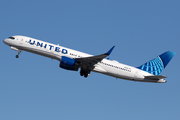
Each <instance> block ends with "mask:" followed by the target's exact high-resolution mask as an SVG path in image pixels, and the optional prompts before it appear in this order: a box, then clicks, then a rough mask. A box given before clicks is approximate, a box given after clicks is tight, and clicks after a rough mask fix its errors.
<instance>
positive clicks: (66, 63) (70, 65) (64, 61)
mask: <svg viewBox="0 0 180 120" xmlns="http://www.w3.org/2000/svg"><path fill="white" fill-rule="evenodd" d="M59 67H61V68H64V69H66V70H73V71H78V68H79V64H78V63H76V61H75V60H74V59H72V58H69V57H65V56H62V57H61V61H60V64H59Z"/></svg>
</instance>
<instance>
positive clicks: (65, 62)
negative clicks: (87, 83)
mask: <svg viewBox="0 0 180 120" xmlns="http://www.w3.org/2000/svg"><path fill="white" fill-rule="evenodd" d="M3 42H4V43H5V44H6V45H8V46H10V47H11V49H12V50H16V51H18V54H17V55H16V58H18V57H19V55H20V53H21V52H22V51H27V52H31V53H35V54H38V55H42V56H45V57H48V58H51V59H55V60H58V61H59V62H60V64H59V67H61V68H63V69H66V70H71V71H78V70H79V69H80V75H81V76H84V77H85V78H87V77H88V76H89V75H90V73H91V71H93V72H97V73H102V74H105V75H108V76H112V77H115V78H116V79H118V78H119V79H125V80H131V81H139V82H152V83H166V80H165V79H164V78H166V76H163V75H160V73H161V72H162V71H163V70H164V69H165V67H166V66H167V64H168V63H169V62H170V60H171V59H172V58H173V56H174V55H175V52H171V51H167V52H164V53H163V54H161V55H159V56H157V57H156V58H154V59H152V60H150V61H148V62H146V63H145V64H143V65H141V66H139V67H132V66H129V65H125V64H122V63H119V62H118V61H115V60H109V59H106V57H107V56H109V55H110V54H111V52H112V51H113V49H114V47H115V46H113V47H112V48H111V49H110V50H108V51H107V52H106V53H104V54H101V55H95V56H94V55H90V54H87V53H83V52H79V51H76V50H73V49H69V48H66V47H62V46H59V45H55V44H52V43H48V42H45V41H41V40H38V39H34V38H30V37H26V36H20V35H15V36H11V37H9V38H6V39H4V40H3Z"/></svg>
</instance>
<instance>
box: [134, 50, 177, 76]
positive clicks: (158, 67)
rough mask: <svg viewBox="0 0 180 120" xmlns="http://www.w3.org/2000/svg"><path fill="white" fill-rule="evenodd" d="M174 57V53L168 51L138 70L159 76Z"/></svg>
mask: <svg viewBox="0 0 180 120" xmlns="http://www.w3.org/2000/svg"><path fill="white" fill-rule="evenodd" d="M174 55H175V53H174V52H171V51H167V52H165V53H163V54H161V55H159V56H157V57H156V58H154V59H153V60H151V61H149V62H147V63H145V64H143V65H141V66H140V67H137V68H139V69H141V70H144V71H146V72H149V73H151V74H154V75H159V74H160V73H161V72H162V71H163V70H164V69H165V67H166V66H167V64H168V63H169V62H170V61H171V59H172V58H173V56H174Z"/></svg>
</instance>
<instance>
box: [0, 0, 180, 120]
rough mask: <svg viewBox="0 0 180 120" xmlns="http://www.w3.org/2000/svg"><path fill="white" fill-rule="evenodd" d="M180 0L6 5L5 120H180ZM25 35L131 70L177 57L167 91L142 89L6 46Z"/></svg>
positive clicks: (0, 18)
mask: <svg viewBox="0 0 180 120" xmlns="http://www.w3.org/2000/svg"><path fill="white" fill-rule="evenodd" d="M179 6H180V1H179V0H136V1H135V0H111V1H110V0H90V1H87V0H78V1H75V0H54V1H53V0H51V1H50V0H49V1H48V0H1V1H0V39H1V44H0V51H1V67H0V74H1V77H0V78H1V79H0V119H1V120H60V119H61V120H120V119H122V120H179V119H180V104H179V101H180V93H179V92H180V78H179V69H178V68H179V67H180V64H179V60H180V55H179V51H180V48H179V44H180V15H179V12H180V7H179ZM13 35H24V36H29V37H32V38H36V39H40V40H43V41H47V42H50V43H54V44H59V45H60V46H64V47H67V48H72V49H75V50H79V51H82V52H86V53H89V54H92V55H99V54H102V53H104V52H107V51H108V50H109V49H110V48H111V47H112V46H114V45H115V46H116V47H115V49H114V50H113V51H112V53H111V55H110V56H109V57H110V59H111V60H117V61H119V62H120V63H124V64H128V65H131V66H135V67H137V66H140V65H141V64H143V63H145V62H147V61H149V60H151V59H153V58H154V57H156V56H158V55H159V54H161V53H163V52H165V51H168V50H170V51H173V52H176V55H175V57H174V58H173V59H172V61H171V62H170V64H168V66H167V67H166V69H165V70H164V71H163V72H162V75H165V76H167V77H168V78H167V79H166V80H167V83H161V84H158V83H142V82H133V81H127V80H122V79H117V80H116V79H115V78H113V77H110V76H106V75H102V74H98V73H94V72H92V73H91V75H90V76H89V77H88V78H84V77H81V76H80V74H79V72H74V71H67V70H64V69H62V68H59V62H58V61H56V60H51V59H50V58H46V57H43V56H39V55H35V54H32V53H28V52H25V51H23V52H22V53H21V55H20V57H19V58H18V59H16V58H15V55H16V54H17V52H16V51H14V50H11V49H10V47H9V46H7V45H5V44H4V43H3V39H5V38H7V37H10V36H13Z"/></svg>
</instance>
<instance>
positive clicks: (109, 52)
mask: <svg viewBox="0 0 180 120" xmlns="http://www.w3.org/2000/svg"><path fill="white" fill-rule="evenodd" d="M114 47H115V46H113V47H112V48H111V49H110V50H109V51H108V52H107V53H105V55H110V54H111V52H112V51H113V49H114Z"/></svg>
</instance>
